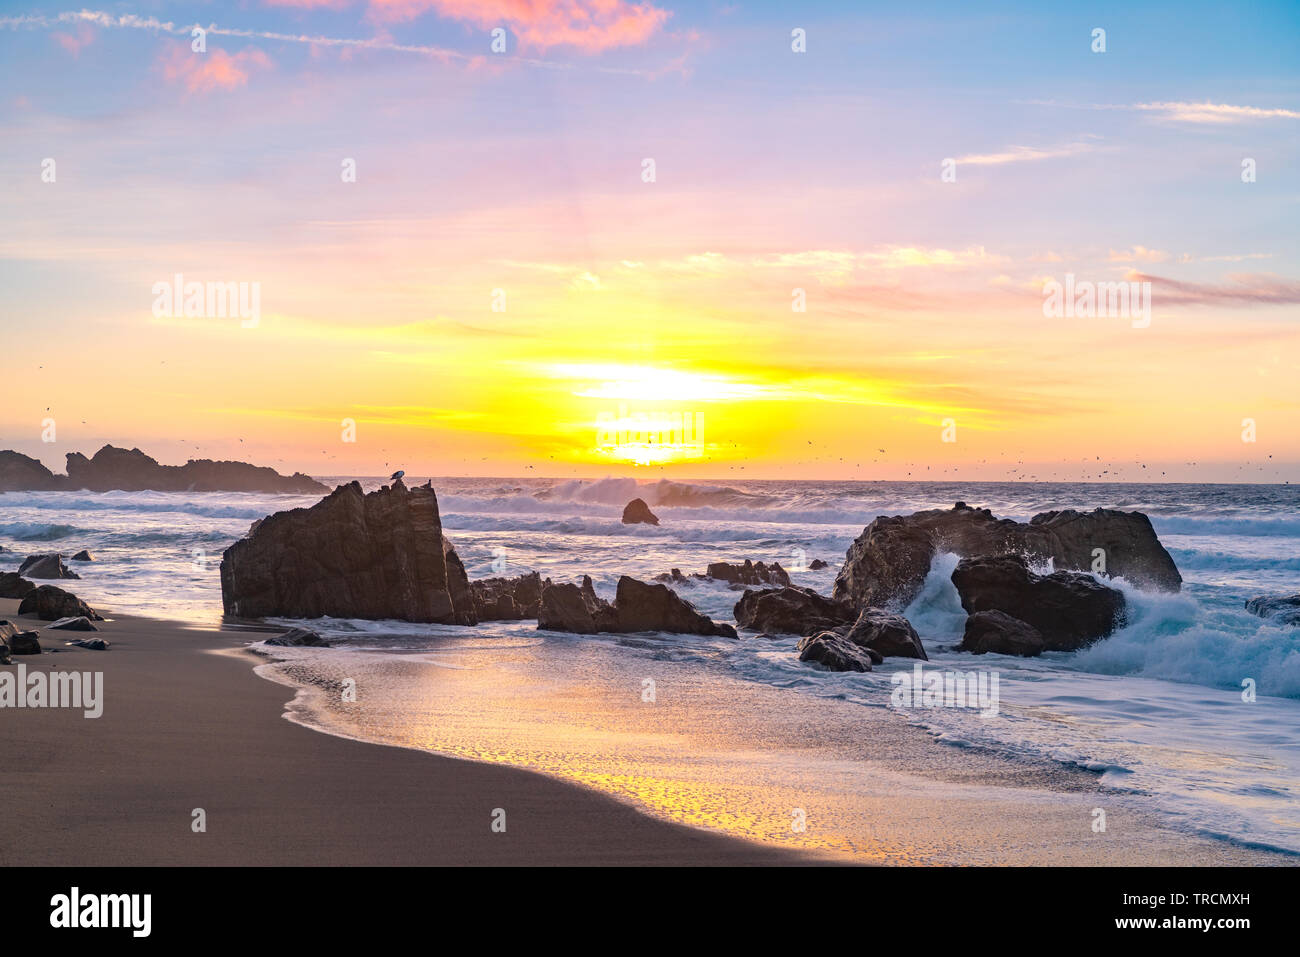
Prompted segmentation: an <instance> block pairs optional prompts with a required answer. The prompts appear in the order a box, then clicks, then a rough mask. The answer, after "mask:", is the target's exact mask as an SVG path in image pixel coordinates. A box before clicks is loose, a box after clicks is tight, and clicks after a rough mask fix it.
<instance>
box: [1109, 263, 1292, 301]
mask: <svg viewBox="0 0 1300 957" xmlns="http://www.w3.org/2000/svg"><path fill="white" fill-rule="evenodd" d="M1124 278H1125V279H1127V280H1128V281H1129V282H1149V283H1151V287H1152V296H1153V297H1154V298H1155V299H1156V301H1157V302H1158V303H1159V304H1160V305H1180V306H1195V305H1243V304H1250V305H1288V304H1293V303H1300V282H1298V281H1296V280H1294V279H1284V278H1282V277H1281V276H1275V275H1273V274H1272V273H1236V274H1233V275H1230V276H1228V280H1229V282H1228V283H1227V284H1218V285H1216V284H1214V283H1200V282H1183V281H1180V280H1177V279H1169V278H1166V277H1164V276H1152V275H1148V274H1146V273H1141V272H1138V271H1137V270H1130V271H1129V272H1128V274H1127V275H1125V277H1124Z"/></svg>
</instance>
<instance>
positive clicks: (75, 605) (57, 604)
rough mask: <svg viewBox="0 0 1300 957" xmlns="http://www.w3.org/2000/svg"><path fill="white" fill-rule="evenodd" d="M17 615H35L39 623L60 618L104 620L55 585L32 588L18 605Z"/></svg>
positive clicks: (76, 598) (83, 603)
mask: <svg viewBox="0 0 1300 957" xmlns="http://www.w3.org/2000/svg"><path fill="white" fill-rule="evenodd" d="M18 614H20V615H35V616H36V617H37V618H39V619H41V621H58V620H59V619H60V618H89V619H90V620H91V621H103V620H104V619H103V618H102V617H100V615H99V614H98V613H96V612H95V610H94V609H93V608H91V607H90V606H89V605H87V604H86V603H85V602H84V601H82V600H81V599H80V598H78V597H77V596H76V595H74V594H72V592H67V591H64V590H63V589H62V588H59V587H58V586H57V585H41V586H40V587H39V588H33V589H32V590H31V591H30V592H28V593H27V597H26V598H24V599H23V600H22V602H21V603H20V604H19V605H18Z"/></svg>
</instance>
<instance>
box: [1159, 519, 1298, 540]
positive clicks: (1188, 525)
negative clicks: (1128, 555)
mask: <svg viewBox="0 0 1300 957" xmlns="http://www.w3.org/2000/svg"><path fill="white" fill-rule="evenodd" d="M1151 524H1152V525H1153V526H1154V527H1155V530H1156V534H1157V535H1245V536H1250V537H1261V536H1268V537H1282V538H1300V518H1291V517H1285V518H1262V517H1259V518H1257V517H1247V516H1227V515H1214V516H1191V515H1153V516H1152V517H1151Z"/></svg>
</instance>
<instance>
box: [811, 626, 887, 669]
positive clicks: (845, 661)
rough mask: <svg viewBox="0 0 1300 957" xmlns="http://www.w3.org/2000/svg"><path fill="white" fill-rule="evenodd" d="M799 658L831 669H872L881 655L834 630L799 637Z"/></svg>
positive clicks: (878, 662) (878, 661)
mask: <svg viewBox="0 0 1300 957" xmlns="http://www.w3.org/2000/svg"><path fill="white" fill-rule="evenodd" d="M799 660H800V661H815V662H817V663H818V664H819V665H822V666H823V667H825V668H828V669H829V670H831V671H870V670H871V666H872V664H873V663H874V664H880V661H881V659H880V656H879V655H876V654H873V653H872V651H871V650H870V649H869V648H863V647H862V646H861V645H855V644H854V643H853V642H851V641H849V640H848V639H847V638H845V637H843V636H842V635H837V634H836V633H835V632H833V631H823V632H821V633H819V634H816V635H808V636H806V637H804V638H800V639H799Z"/></svg>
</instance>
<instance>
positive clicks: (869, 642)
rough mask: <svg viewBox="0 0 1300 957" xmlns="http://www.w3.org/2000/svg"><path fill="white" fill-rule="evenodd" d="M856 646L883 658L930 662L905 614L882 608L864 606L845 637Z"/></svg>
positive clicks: (919, 638)
mask: <svg viewBox="0 0 1300 957" xmlns="http://www.w3.org/2000/svg"><path fill="white" fill-rule="evenodd" d="M844 637H845V638H846V639H848V640H849V641H851V642H853V644H855V645H861V646H862V647H863V648H869V649H870V650H871V651H874V652H876V653H877V654H879V655H880V656H881V657H884V658H920V659H921V660H922V661H929V660H930V658H929V656H928V655H927V654H926V653H925V648H924V647H923V646H922V645H921V636H920V635H918V634H917V633H916V629H915V628H913V627H912V623H911V622H910V621H908V620H907V619H906V618H904V617H903V616H902V615H894V614H891V613H889V612H887V611H884V610H882V609H880V608H865V609H863V611H862V614H860V615H859V616H858V620H857V621H855V622H854V623H853V627H852V628H850V629H849V631H848V633H847V634H845V636H844Z"/></svg>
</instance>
